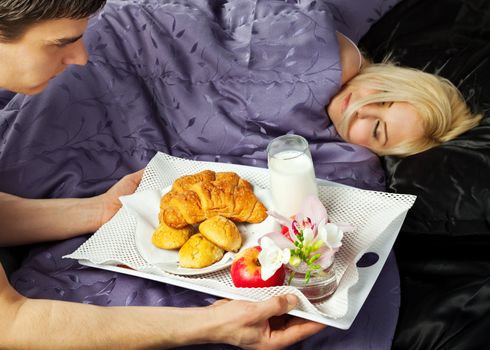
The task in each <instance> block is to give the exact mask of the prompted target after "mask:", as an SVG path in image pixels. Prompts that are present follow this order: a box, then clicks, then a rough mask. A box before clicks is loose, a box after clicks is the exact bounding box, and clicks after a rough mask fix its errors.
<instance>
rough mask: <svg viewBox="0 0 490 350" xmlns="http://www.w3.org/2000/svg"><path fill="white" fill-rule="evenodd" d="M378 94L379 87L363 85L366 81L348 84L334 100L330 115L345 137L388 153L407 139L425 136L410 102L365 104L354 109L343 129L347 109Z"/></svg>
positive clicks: (375, 150)
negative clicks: (374, 88) (372, 87)
mask: <svg viewBox="0 0 490 350" xmlns="http://www.w3.org/2000/svg"><path fill="white" fill-rule="evenodd" d="M374 93H376V91H375V90H372V89H367V88H363V87H362V84H359V85H358V86H349V85H347V86H346V87H345V88H343V89H342V90H341V91H340V92H339V93H338V94H337V95H336V96H334V98H333V99H332V101H330V104H329V105H328V107H327V112H328V115H329V116H330V119H331V120H332V123H333V124H334V126H335V128H336V129H337V131H338V133H339V134H340V136H341V137H342V138H343V139H344V140H346V141H347V142H350V143H354V144H358V145H361V146H364V147H367V148H369V149H370V150H372V151H373V152H375V153H378V154H386V153H387V152H386V150H388V149H390V148H392V147H394V146H396V145H398V144H400V143H401V142H403V141H409V140H415V139H418V138H422V137H423V136H424V129H423V127H422V122H421V119H420V116H419V115H418V113H417V111H416V110H415V108H414V107H413V106H412V105H411V104H409V103H406V102H383V103H371V104H368V105H364V106H363V107H361V108H360V109H358V110H357V111H355V112H354V115H353V116H352V119H351V121H350V123H349V124H348V125H346V126H345V128H342V127H341V125H342V120H343V112H344V111H345V110H346V109H347V107H349V106H350V105H351V104H352V103H354V102H357V101H359V100H360V99H361V98H363V97H366V96H368V95H371V94H374ZM388 153H389V152H388Z"/></svg>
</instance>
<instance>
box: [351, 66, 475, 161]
mask: <svg viewBox="0 0 490 350" xmlns="http://www.w3.org/2000/svg"><path fill="white" fill-rule="evenodd" d="M360 84H362V86H363V87H364V88H369V89H373V90H376V91H377V92H376V93H375V94H371V95H369V96H366V97H364V98H362V99H360V100H359V101H357V102H356V103H353V104H352V105H351V106H349V108H348V109H347V110H346V111H345V112H344V113H345V118H344V123H343V125H342V127H345V126H346V125H348V124H349V123H350V120H351V118H352V116H353V115H354V112H355V111H356V110H358V109H359V108H360V107H362V106H364V105H366V104H370V103H381V102H407V103H409V104H410V105H412V106H413V107H414V108H415V110H416V111H417V113H418V115H419V116H420V117H421V119H422V123H423V125H422V126H423V129H424V131H425V134H424V137H422V138H418V139H414V140H406V141H404V142H402V143H401V144H398V145H396V146H394V147H392V148H390V149H387V150H385V151H383V154H380V155H398V156H408V155H412V154H415V153H419V152H423V151H425V150H427V149H429V148H432V147H435V146H438V145H440V144H441V143H443V142H447V141H449V140H452V139H454V138H455V137H456V136H458V135H461V134H462V133H464V132H466V131H468V130H469V129H471V128H473V127H474V126H476V125H478V123H479V122H480V120H481V118H482V115H481V114H473V113H472V112H471V111H470V109H469V107H468V105H467V103H466V101H465V100H464V98H463V96H462V94H461V92H460V91H459V90H458V89H457V88H456V86H454V85H453V84H452V83H451V82H450V81H449V80H447V79H445V78H442V77H440V76H437V75H435V74H429V73H426V72H423V71H421V70H418V69H414V68H405V67H400V66H397V65H395V64H394V63H391V62H383V63H377V64H367V65H366V66H365V67H364V68H363V69H362V70H361V72H360V73H359V74H358V75H357V76H355V77H354V78H353V79H351V80H350V81H349V82H348V85H352V86H356V85H360Z"/></svg>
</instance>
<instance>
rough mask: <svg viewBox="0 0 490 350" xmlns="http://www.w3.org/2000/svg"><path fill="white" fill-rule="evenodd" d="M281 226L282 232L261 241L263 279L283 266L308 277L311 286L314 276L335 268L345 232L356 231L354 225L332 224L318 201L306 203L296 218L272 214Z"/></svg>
mask: <svg viewBox="0 0 490 350" xmlns="http://www.w3.org/2000/svg"><path fill="white" fill-rule="evenodd" d="M268 214H269V215H270V216H272V217H274V218H275V219H276V221H277V222H278V223H279V224H280V225H281V232H271V233H269V234H267V235H265V236H264V237H262V239H261V240H260V246H261V249H262V250H261V252H260V253H259V256H258V259H259V262H260V264H261V266H262V271H261V273H262V279H264V280H266V279H268V278H269V277H270V276H272V275H273V274H274V273H275V272H276V271H277V270H278V269H279V268H281V266H282V265H287V267H288V268H289V269H290V270H291V271H292V273H291V274H290V279H289V281H288V284H290V281H291V278H292V277H293V276H294V272H301V273H304V275H305V280H304V283H305V284H307V283H308V282H309V280H310V278H311V276H312V274H313V273H315V272H317V271H321V270H324V269H326V268H328V267H329V266H331V265H332V263H333V260H334V256H335V253H336V252H337V251H338V250H339V249H340V247H341V246H342V239H343V237H344V232H349V231H352V230H353V227H352V225H350V224H340V223H337V224H335V223H332V222H330V220H329V219H328V215H327V210H326V209H325V207H324V206H323V204H322V203H321V202H320V200H319V199H318V197H316V196H309V197H307V198H306V199H305V201H304V203H303V205H302V209H301V211H300V212H299V213H297V214H296V215H295V216H294V217H292V218H286V217H284V216H282V215H280V214H278V213H276V212H273V211H272V212H268Z"/></svg>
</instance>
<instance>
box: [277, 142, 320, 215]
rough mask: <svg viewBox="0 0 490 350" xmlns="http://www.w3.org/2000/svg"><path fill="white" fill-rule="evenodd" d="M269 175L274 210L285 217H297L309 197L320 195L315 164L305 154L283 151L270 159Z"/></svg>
mask: <svg viewBox="0 0 490 350" xmlns="http://www.w3.org/2000/svg"><path fill="white" fill-rule="evenodd" d="M269 173H270V182H271V194H272V199H273V202H274V210H275V211H277V212H279V213H280V214H282V215H284V216H287V217H290V216H292V215H295V214H296V213H298V211H299V210H300V209H301V205H302V203H303V200H304V199H305V198H306V197H307V196H308V195H310V194H313V195H317V194H318V189H317V186H316V181H315V170H314V168H313V162H312V161H311V158H310V157H309V156H308V155H307V154H305V153H303V152H300V151H294V150H292V151H282V152H279V153H277V154H275V155H274V157H270V158H269Z"/></svg>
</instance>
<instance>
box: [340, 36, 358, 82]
mask: <svg viewBox="0 0 490 350" xmlns="http://www.w3.org/2000/svg"><path fill="white" fill-rule="evenodd" d="M337 40H338V42H339V55H340V66H341V68H342V84H344V83H345V82H347V81H349V80H350V79H352V78H353V77H354V76H355V75H357V73H359V71H360V70H361V67H362V64H363V62H364V57H363V56H362V53H361V51H360V50H359V48H358V47H357V45H356V44H355V43H354V42H353V41H352V40H350V39H349V38H348V37H347V36H346V35H344V34H342V33H340V32H337Z"/></svg>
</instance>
